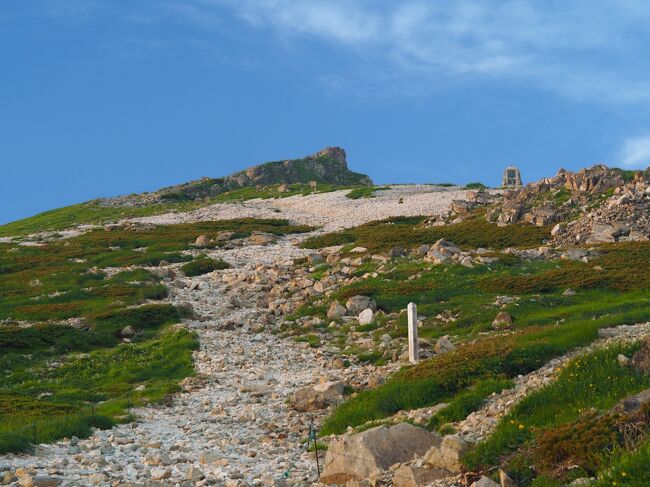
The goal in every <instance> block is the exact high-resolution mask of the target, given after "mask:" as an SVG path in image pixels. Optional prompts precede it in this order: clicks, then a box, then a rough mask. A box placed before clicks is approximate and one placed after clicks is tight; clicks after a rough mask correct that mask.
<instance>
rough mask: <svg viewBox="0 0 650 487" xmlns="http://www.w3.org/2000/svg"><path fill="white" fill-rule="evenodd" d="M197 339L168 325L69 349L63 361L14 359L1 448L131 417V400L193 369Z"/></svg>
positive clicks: (2, 399)
mask: <svg viewBox="0 0 650 487" xmlns="http://www.w3.org/2000/svg"><path fill="white" fill-rule="evenodd" d="M197 347H198V343H197V342H196V339H195V338H194V336H193V335H191V334H190V333H189V332H187V331H185V330H179V331H172V330H169V331H165V332H163V333H162V334H160V335H159V336H158V337H157V338H155V339H150V340H146V341H143V342H139V343H134V344H123V345H119V346H116V347H114V348H109V349H104V350H96V351H93V352H91V353H89V354H67V355H63V356H61V357H60V358H59V360H60V362H61V365H60V366H58V367H56V366H51V365H49V366H48V362H47V361H43V360H29V361H24V360H22V361H20V363H13V364H11V365H12V366H13V367H12V373H11V374H9V375H7V376H4V377H3V378H1V379H0V385H1V387H2V393H0V410H1V411H2V416H0V453H3V452H7V451H21V450H26V449H29V448H30V444H31V443H42V442H50V441H54V440H57V439H59V438H61V437H63V436H72V435H76V436H81V437H83V436H87V435H88V434H89V433H90V427H99V428H107V427H110V426H112V425H113V424H115V422H119V421H125V420H128V419H130V418H129V416H128V408H129V407H131V406H134V405H138V404H144V403H148V402H152V401H158V400H160V399H162V398H163V397H164V396H165V395H166V394H169V393H171V392H175V391H176V390H177V386H176V383H177V382H178V380H180V379H182V378H183V377H186V376H188V375H192V374H193V373H194V371H193V363H192V350H193V349H196V348H197ZM3 361H5V364H4V365H7V364H6V360H5V358H4V357H3ZM136 386H141V387H140V388H137V389H136ZM140 389H142V390H140Z"/></svg>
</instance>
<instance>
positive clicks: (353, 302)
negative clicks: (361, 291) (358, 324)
mask: <svg viewBox="0 0 650 487" xmlns="http://www.w3.org/2000/svg"><path fill="white" fill-rule="evenodd" d="M345 307H346V308H347V310H348V312H349V313H350V314H351V315H358V314H359V313H361V312H362V311H363V310H364V309H367V308H370V309H371V310H373V311H377V304H376V303H375V301H374V300H373V299H370V298H369V297H368V296H352V297H351V298H350V299H348V300H347V301H346V302H345Z"/></svg>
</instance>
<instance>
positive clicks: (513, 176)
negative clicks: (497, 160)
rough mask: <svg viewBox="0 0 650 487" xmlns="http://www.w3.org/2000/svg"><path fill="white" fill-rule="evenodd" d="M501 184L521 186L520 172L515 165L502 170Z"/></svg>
mask: <svg viewBox="0 0 650 487" xmlns="http://www.w3.org/2000/svg"><path fill="white" fill-rule="evenodd" d="M501 186H503V187H504V188H521V186H522V184H521V172H520V171H519V168H517V167H515V166H508V167H506V169H505V170H504V171H503V180H502V181H501Z"/></svg>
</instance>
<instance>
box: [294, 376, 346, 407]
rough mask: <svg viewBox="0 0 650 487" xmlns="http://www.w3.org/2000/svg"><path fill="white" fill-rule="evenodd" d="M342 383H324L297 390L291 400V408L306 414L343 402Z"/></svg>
mask: <svg viewBox="0 0 650 487" xmlns="http://www.w3.org/2000/svg"><path fill="white" fill-rule="evenodd" d="M343 389H344V384H343V383H342V382H334V381H330V382H324V383H322V384H317V385H315V386H308V387H303V388H302V389H298V390H297V391H296V392H295V394H294V395H293V397H292V398H291V407H293V408H294V409H295V410H296V411H300V412H307V411H315V410H317V409H324V408H326V407H328V406H333V405H336V404H338V403H340V402H341V401H342V400H343Z"/></svg>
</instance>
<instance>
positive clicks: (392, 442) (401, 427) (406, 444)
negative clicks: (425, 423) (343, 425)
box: [320, 423, 441, 484]
mask: <svg viewBox="0 0 650 487" xmlns="http://www.w3.org/2000/svg"><path fill="white" fill-rule="evenodd" d="M440 442H441V438H440V437H439V436H438V435H436V434H435V433H430V432H429V431H426V430H425V429H422V428H418V427H417V426H413V425H411V424H409V423H399V424H396V425H394V426H390V427H389V426H386V425H383V426H377V427H375V428H371V429H369V430H366V431H363V432H361V433H357V434H354V435H350V436H347V435H346V436H342V437H340V438H338V439H336V440H333V441H331V442H330V444H329V447H328V449H327V454H326V455H325V468H324V470H323V474H322V475H321V478H320V480H321V482H323V483H326V484H341V483H344V482H348V481H350V480H356V481H359V480H363V479H366V478H368V477H370V476H372V475H376V474H379V473H381V472H382V471H384V470H386V469H387V468H388V467H390V466H391V465H394V464H396V463H404V462H406V461H409V460H412V459H413V456H414V455H424V454H425V453H426V452H427V451H429V449H430V448H431V447H432V446H435V445H439V444H440Z"/></svg>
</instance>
